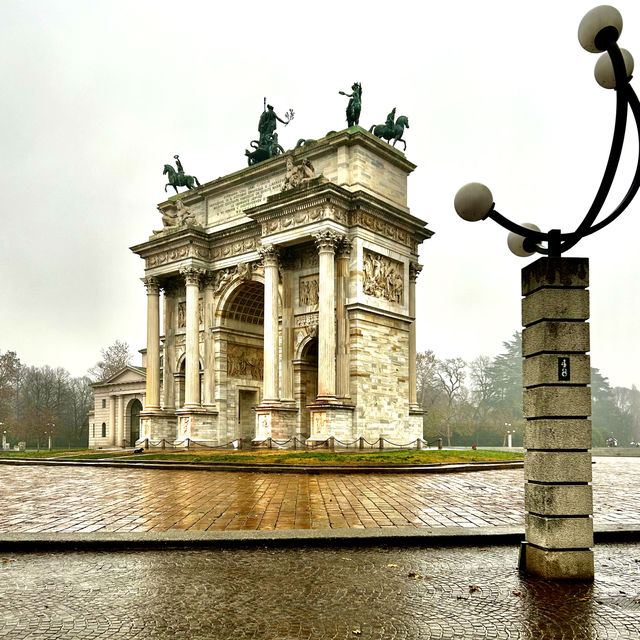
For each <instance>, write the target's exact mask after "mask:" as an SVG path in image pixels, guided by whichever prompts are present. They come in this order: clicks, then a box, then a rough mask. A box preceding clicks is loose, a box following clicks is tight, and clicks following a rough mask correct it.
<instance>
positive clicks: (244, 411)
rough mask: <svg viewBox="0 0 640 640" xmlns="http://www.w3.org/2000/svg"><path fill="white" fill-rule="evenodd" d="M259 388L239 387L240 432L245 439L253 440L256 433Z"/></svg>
mask: <svg viewBox="0 0 640 640" xmlns="http://www.w3.org/2000/svg"><path fill="white" fill-rule="evenodd" d="M257 406H258V390H257V389H238V434H239V436H240V437H241V438H242V439H243V440H253V438H254V437H255V435H256V412H255V408H256V407H257Z"/></svg>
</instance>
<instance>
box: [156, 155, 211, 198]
mask: <svg viewBox="0 0 640 640" xmlns="http://www.w3.org/2000/svg"><path fill="white" fill-rule="evenodd" d="M173 157H174V158H175V161H176V167H177V169H178V170H177V171H176V170H175V169H174V168H173V167H172V166H171V165H170V164H165V165H164V171H163V172H162V175H163V176H164V175H167V174H168V176H169V177H168V180H169V182H168V183H167V184H165V185H164V191H165V193H166V192H167V187H173V188H174V189H175V190H176V193H178V187H187V189H193V183H194V182H195V183H196V184H197V185H198V186H199V187H200V186H202V185H201V184H200V183H199V182H198V178H196V177H195V176H188V175H185V172H184V169H183V168H182V162H180V158H179V157H178V156H177V155H175V156H173Z"/></svg>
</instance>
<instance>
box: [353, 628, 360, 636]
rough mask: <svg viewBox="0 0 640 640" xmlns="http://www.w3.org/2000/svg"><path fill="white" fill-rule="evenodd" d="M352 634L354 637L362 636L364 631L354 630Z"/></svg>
mask: <svg viewBox="0 0 640 640" xmlns="http://www.w3.org/2000/svg"><path fill="white" fill-rule="evenodd" d="M351 633H352V634H353V635H354V636H361V635H362V629H354V630H353V631H352V632H351Z"/></svg>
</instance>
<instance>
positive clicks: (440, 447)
mask: <svg viewBox="0 0 640 640" xmlns="http://www.w3.org/2000/svg"><path fill="white" fill-rule="evenodd" d="M438 449H442V438H438Z"/></svg>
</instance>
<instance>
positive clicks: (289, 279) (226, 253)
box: [132, 127, 432, 444]
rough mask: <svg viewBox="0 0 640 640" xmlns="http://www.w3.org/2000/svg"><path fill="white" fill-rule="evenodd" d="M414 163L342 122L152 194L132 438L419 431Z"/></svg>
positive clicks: (418, 227)
mask: <svg viewBox="0 0 640 640" xmlns="http://www.w3.org/2000/svg"><path fill="white" fill-rule="evenodd" d="M414 168H415V165H413V164H412V163H411V162H409V161H408V160H407V159H406V157H405V156H404V154H403V153H401V152H400V151H398V150H396V149H394V148H393V147H391V146H390V145H388V144H387V143H385V142H382V141H381V140H379V139H378V138H376V137H374V136H373V135H371V134H369V133H367V132H366V131H364V130H363V129H361V128H359V127H351V128H350V129H346V130H344V131H340V132H337V133H333V134H330V135H328V136H327V137H325V138H323V139H321V140H318V141H315V142H313V143H311V144H309V143H308V144H306V145H304V146H302V147H300V148H296V149H295V150H293V151H290V152H287V153H286V154H284V155H280V156H277V157H275V158H272V159H270V160H265V161H264V162H260V163H257V164H254V165H252V166H250V167H248V168H245V169H243V170H241V171H238V172H236V173H233V174H231V175H228V176H225V177H223V178H219V179H217V180H214V181H212V182H208V183H206V184H203V185H202V186H201V187H198V188H196V189H193V190H191V191H187V192H186V193H181V194H179V195H178V196H174V197H173V198H171V199H169V200H168V201H166V202H163V203H161V204H160V205H159V207H158V208H159V210H160V212H161V214H162V220H163V223H164V228H163V229H161V230H159V231H156V232H154V234H153V235H152V236H151V237H150V238H149V240H148V241H147V242H144V243H142V244H139V245H136V246H134V247H132V251H134V252H135V253H136V254H138V255H139V256H140V257H141V258H143V259H144V261H145V277H144V284H145V286H146V291H147V302H148V305H147V309H148V315H147V353H146V395H145V404H144V408H143V411H142V412H141V414H140V439H141V440H142V439H144V438H150V439H152V440H157V439H160V438H166V439H169V440H176V441H180V440H183V439H185V438H190V439H192V440H195V441H201V442H206V443H209V444H213V443H224V442H229V441H231V440H234V439H237V438H243V439H245V440H248V439H259V440H262V439H264V438H266V437H269V436H270V437H273V438H276V439H287V438H290V437H292V436H297V437H298V438H306V439H311V440H325V439H326V438H327V437H328V436H331V435H333V436H335V437H337V438H339V439H341V440H354V439H355V438H356V437H358V436H364V437H366V438H370V439H376V438H378V437H379V436H380V435H381V434H382V435H383V436H384V437H386V438H388V439H389V440H392V441H396V442H408V441H410V440H413V439H415V438H416V437H418V436H421V435H422V414H421V412H420V410H419V408H418V405H417V403H416V370H415V349H416V346H415V345H416V340H415V282H416V278H417V276H418V273H419V272H420V269H421V267H420V266H419V265H418V262H417V260H418V245H419V244H420V243H421V242H422V241H423V240H425V239H427V238H429V237H430V236H431V235H432V232H431V231H429V230H428V229H427V228H426V225H425V223H424V222H423V221H422V220H420V219H418V218H416V217H414V216H412V215H411V214H410V213H409V209H408V207H407V177H408V175H409V173H411V171H413V169H414Z"/></svg>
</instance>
